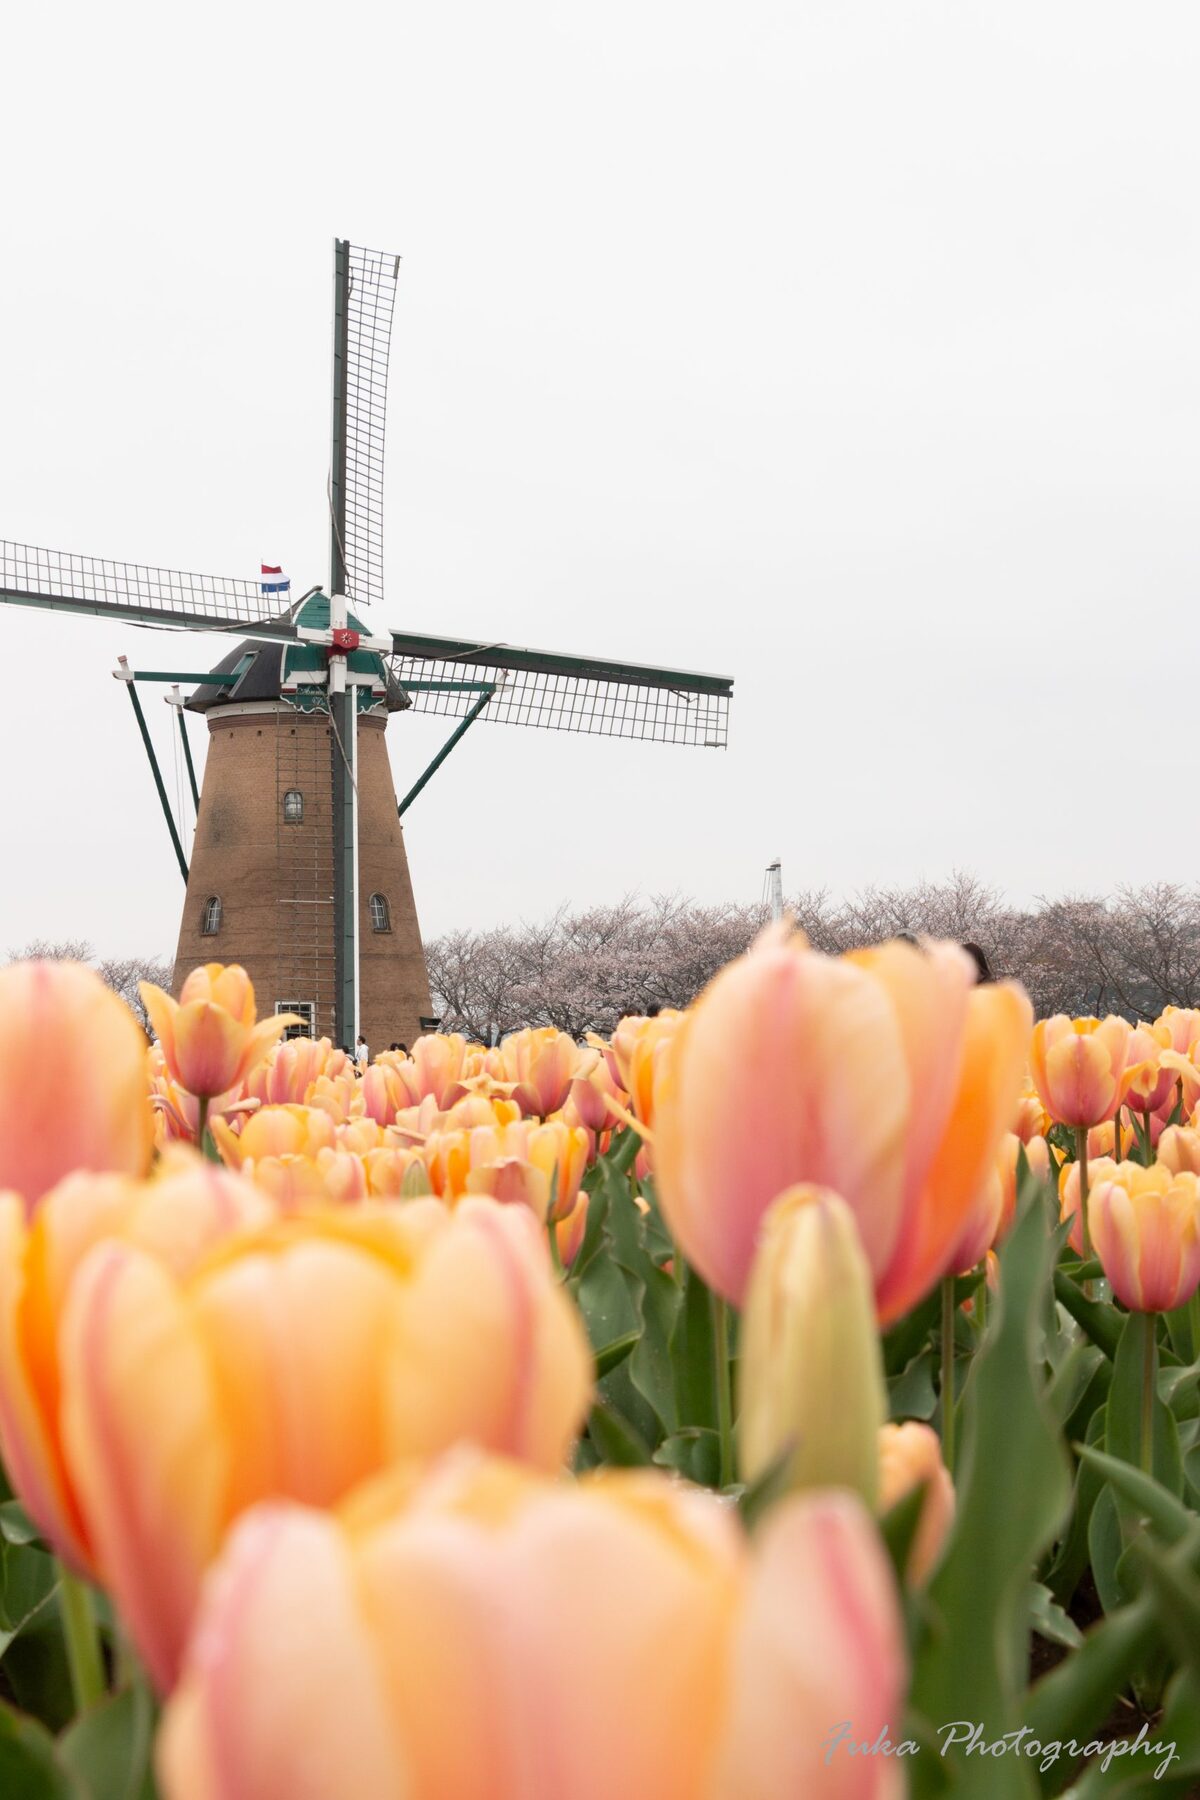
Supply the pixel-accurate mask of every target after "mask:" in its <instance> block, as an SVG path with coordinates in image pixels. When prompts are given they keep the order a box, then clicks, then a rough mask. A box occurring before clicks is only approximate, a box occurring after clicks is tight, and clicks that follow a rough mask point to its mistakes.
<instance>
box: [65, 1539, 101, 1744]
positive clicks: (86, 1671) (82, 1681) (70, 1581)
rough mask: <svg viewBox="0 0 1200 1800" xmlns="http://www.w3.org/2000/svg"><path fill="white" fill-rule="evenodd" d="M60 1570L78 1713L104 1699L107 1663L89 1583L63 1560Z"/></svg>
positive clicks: (68, 1664) (70, 1662)
mask: <svg viewBox="0 0 1200 1800" xmlns="http://www.w3.org/2000/svg"><path fill="white" fill-rule="evenodd" d="M58 1569H59V1587H58V1606H59V1611H60V1613H61V1614H62V1626H63V1638H64V1639H65V1641H66V1646H67V1666H68V1668H69V1669H70V1672H71V1693H72V1695H73V1697H74V1700H75V1711H76V1713H77V1714H78V1713H81V1712H86V1711H87V1709H88V1707H89V1706H94V1705H95V1704H96V1702H97V1701H98V1700H100V1699H102V1698H103V1696H104V1664H103V1662H102V1661H101V1658H100V1640H99V1638H98V1637H97V1636H96V1614H95V1612H94V1610H93V1608H92V1596H91V1593H90V1591H89V1589H88V1585H87V1583H86V1582H85V1581H80V1579H79V1577H78V1576H77V1575H72V1574H70V1573H69V1572H68V1571H67V1569H65V1568H64V1567H63V1565H62V1563H60V1564H59V1565H58Z"/></svg>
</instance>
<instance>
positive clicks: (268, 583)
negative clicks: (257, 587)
mask: <svg viewBox="0 0 1200 1800" xmlns="http://www.w3.org/2000/svg"><path fill="white" fill-rule="evenodd" d="M261 567H262V591H263V593H264V594H290V593H291V591H292V584H291V582H290V581H289V580H288V578H287V576H286V575H285V574H284V572H283V570H282V569H273V568H272V567H271V565H270V564H269V563H263V564H262V565H261Z"/></svg>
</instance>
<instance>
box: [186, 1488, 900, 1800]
mask: <svg viewBox="0 0 1200 1800" xmlns="http://www.w3.org/2000/svg"><path fill="white" fill-rule="evenodd" d="M313 1617H317V1618H319V1619H320V1635H319V1638H318V1639H314V1638H313V1636H312V1633H311V1630H310V1628H309V1625H308V1621H309V1620H311V1619H312V1618H313ZM904 1665H905V1657H904V1649H903V1633H902V1630H901V1625H900V1619H899V1613H898V1607H897V1603H896V1598H895V1592H894V1587H893V1584H892V1578H891V1573H890V1569H889V1568H888V1565H887V1562H886V1559H885V1557H884V1555H883V1552H882V1550H881V1548H880V1545H879V1541H878V1537H877V1534H876V1532H875V1528H874V1526H873V1524H872V1522H871V1520H870V1518H869V1517H868V1515H867V1514H866V1512H865V1511H864V1509H863V1507H862V1506H861V1504H860V1503H859V1502H858V1501H857V1500H855V1499H854V1498H853V1496H851V1495H848V1494H831V1495H816V1496H804V1497H796V1498H795V1499H793V1500H791V1501H787V1502H785V1503H783V1504H782V1505H780V1506H779V1507H777V1508H776V1509H775V1510H774V1511H773V1512H772V1514H771V1515H770V1517H769V1518H768V1520H767V1522H766V1524H765V1526H764V1528H763V1529H762V1531H761V1532H760V1533H759V1535H758V1536H757V1538H756V1539H755V1541H754V1544H753V1546H752V1547H749V1548H748V1547H747V1546H746V1545H745V1543H744V1541H743V1539H742V1537H741V1534H740V1531H739V1528H738V1526H737V1523H736V1520H735V1517H734V1515H733V1514H732V1513H730V1512H729V1511H728V1510H727V1509H726V1508H724V1507H722V1506H721V1505H720V1503H719V1502H717V1501H716V1500H714V1499H713V1498H712V1497H711V1496H710V1495H707V1494H705V1493H703V1492H700V1491H698V1490H695V1489H691V1488H688V1487H686V1486H683V1485H676V1484H675V1483H672V1482H670V1481H668V1480H667V1479H665V1478H664V1477H661V1476H659V1475H657V1474H650V1473H648V1472H647V1473H642V1472H638V1473H632V1472H629V1473H626V1472H619V1473H616V1472H614V1473H608V1474H604V1475H601V1476H597V1477H585V1478H584V1479H583V1480H581V1481H579V1482H575V1483H569V1484H563V1485H558V1484H553V1483H548V1482H546V1481H545V1480H542V1479H539V1478H538V1477H536V1476H534V1475H532V1474H530V1473H528V1472H526V1471H522V1470H518V1469H516V1468H514V1467H513V1466H512V1465H509V1464H500V1463H495V1462H491V1463H489V1462H487V1461H483V1460H480V1459H478V1458H475V1457H471V1456H466V1455H460V1456H457V1457H454V1458H451V1459H448V1460H447V1461H446V1462H445V1463H444V1464H442V1465H441V1466H439V1467H437V1468H435V1469H434V1470H433V1471H432V1472H430V1473H429V1474H427V1475H426V1476H425V1478H424V1479H423V1480H421V1481H417V1480H416V1479H415V1478H414V1477H410V1476H407V1475H404V1476H399V1475H398V1476H397V1477H396V1478H394V1479H393V1480H391V1481H384V1482H381V1483H379V1484H377V1485H376V1486H375V1488H374V1489H368V1490H367V1491H366V1492H364V1493H363V1494H362V1495H361V1496H360V1497H359V1498H358V1499H357V1501H355V1502H351V1503H349V1504H348V1505H347V1506H346V1507H345V1508H343V1510H342V1512H341V1513H340V1515H335V1516H332V1517H331V1516H329V1515H328V1514H324V1513H318V1512H310V1511H307V1510H305V1509H303V1508H301V1507H296V1506H283V1505H272V1506H264V1507H262V1508H260V1509H258V1510H257V1511H256V1512H254V1513H253V1514H251V1515H250V1516H249V1517H248V1518H246V1519H245V1520H244V1521H243V1522H242V1523H241V1525H240V1526H239V1527H238V1529H237V1530H236V1532H235V1533H234V1535H233V1537H232V1539H231V1540H230V1542H229V1545H228V1547H227V1549H226V1551H225V1553H224V1555H223V1557H222V1559H221V1563H220V1566H219V1568H218V1569H217V1570H216V1571H215V1573H214V1577H213V1579H212V1581H211V1582H210V1584H209V1586H208V1589H207V1592H206V1595H205V1602H204V1608H203V1613H202V1616H201V1619H200V1623H199V1626H198V1628H197V1630H196V1632H195V1635H194V1637H193V1639H192V1642H191V1647H190V1649H189V1653H188V1658H187V1663H186V1666H185V1671H184V1676H183V1680H182V1682H181V1684H180V1686H179V1688H178V1690H177V1691H176V1693H175V1695H174V1697H173V1699H172V1700H171V1703H170V1705H169V1706H168V1708H167V1711H166V1715H165V1720H164V1726H163V1731H162V1734H161V1737H160V1741H159V1748H158V1775H159V1780H160V1782H161V1785H162V1791H163V1794H164V1800H235V1796H236V1797H237V1800H248V1797H249V1796H253V1800H316V1797H317V1796H321V1797H322V1800H323V1797H324V1796H325V1795H327V1794H330V1793H332V1792H334V1791H336V1792H338V1793H344V1794H346V1795H347V1796H350V1795H352V1796H353V1797H354V1800H400V1797H402V1796H412V1797H413V1800H532V1797H533V1796H538V1797H544V1800H613V1797H614V1796H616V1795H621V1796H627V1797H628V1800H651V1797H652V1800H783V1797H784V1796H790V1795H795V1796H805V1797H806V1800H852V1797H853V1800H883V1796H884V1795H885V1794H892V1795H894V1794H895V1793H896V1788H895V1786H894V1780H895V1777H894V1774H893V1772H892V1767H891V1766H890V1765H889V1763H888V1762H886V1761H885V1759H884V1758H882V1757H879V1758H874V1759H867V1760H865V1761H864V1760H863V1759H854V1758H851V1757H850V1756H848V1755H843V1756H840V1757H838V1758H837V1759H836V1760H831V1761H830V1763H829V1764H828V1765H826V1763H825V1761H824V1748H823V1747H824V1744H825V1742H826V1740H827V1738H828V1737H829V1733H830V1726H831V1723H834V1722H836V1721H837V1720H839V1719H846V1718H852V1719H853V1720H854V1722H855V1734H856V1736H857V1737H860V1738H862V1739H864V1740H866V1741H868V1742H869V1741H872V1740H873V1739H874V1738H875V1736H876V1735H877V1734H878V1733H879V1732H880V1731H881V1730H882V1729H883V1728H884V1727H885V1726H886V1725H888V1724H890V1723H892V1722H893V1721H894V1720H895V1719H896V1717H897V1716H898V1714H899V1712H900V1709H901V1707H902V1704H903V1694H904V1687H905V1679H906V1673H905V1666H904ZM268 1700H269V1703H267V1702H268Z"/></svg>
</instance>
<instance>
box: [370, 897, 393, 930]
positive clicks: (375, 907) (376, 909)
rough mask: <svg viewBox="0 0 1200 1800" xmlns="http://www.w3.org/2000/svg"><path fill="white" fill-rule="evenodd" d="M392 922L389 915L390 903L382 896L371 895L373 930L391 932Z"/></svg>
mask: <svg viewBox="0 0 1200 1800" xmlns="http://www.w3.org/2000/svg"><path fill="white" fill-rule="evenodd" d="M391 929H392V921H391V918H390V916H389V914H388V903H387V901H386V900H385V898H384V896H383V895H382V894H372V895H371V930H372V931H390V930H391Z"/></svg>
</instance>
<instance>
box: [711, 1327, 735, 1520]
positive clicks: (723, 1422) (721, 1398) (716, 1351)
mask: <svg viewBox="0 0 1200 1800" xmlns="http://www.w3.org/2000/svg"><path fill="white" fill-rule="evenodd" d="M709 1301H710V1303H711V1306H712V1328H713V1374H714V1376H715V1378H716V1386H717V1434H718V1437H719V1438H720V1444H721V1463H720V1475H721V1486H722V1487H723V1488H727V1487H728V1486H729V1484H730V1482H731V1481H732V1480H733V1386H732V1382H731V1380H730V1370H729V1308H728V1306H727V1305H726V1303H725V1301H724V1300H723V1299H722V1298H721V1296H720V1294H714V1293H711V1292H710V1294H709Z"/></svg>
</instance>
